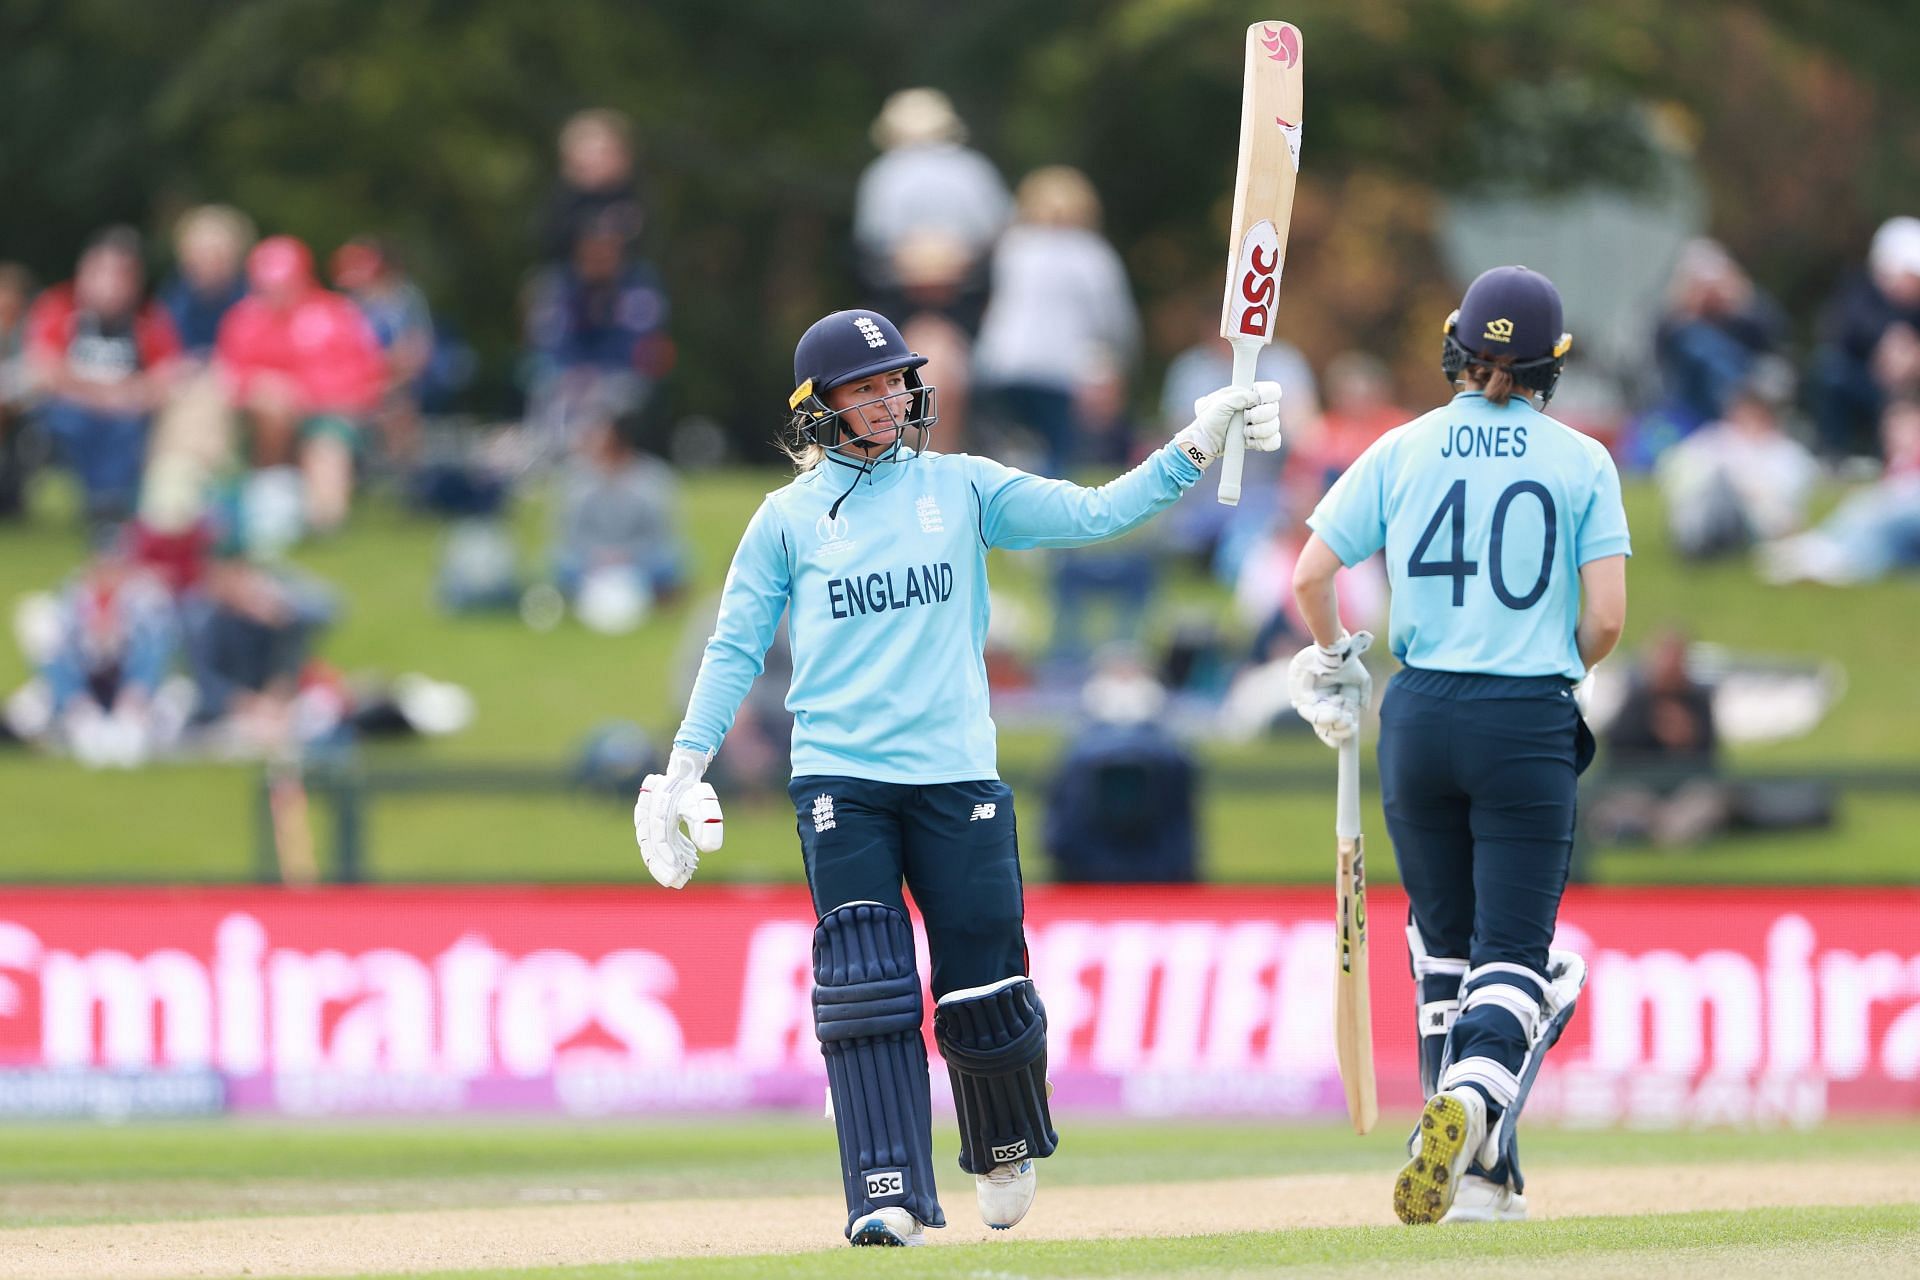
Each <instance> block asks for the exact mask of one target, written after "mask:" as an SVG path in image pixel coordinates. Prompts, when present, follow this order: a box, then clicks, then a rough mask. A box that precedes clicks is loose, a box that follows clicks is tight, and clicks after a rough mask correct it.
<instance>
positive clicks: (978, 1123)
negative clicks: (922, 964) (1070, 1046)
mask: <svg viewBox="0 0 1920 1280" xmlns="http://www.w3.org/2000/svg"><path fill="white" fill-rule="evenodd" d="M933 1035H934V1039H935V1040H936V1041H937V1042H938V1043H939V1045H940V1052H941V1054H942V1055H943V1056H944V1057H945V1058H946V1060H947V1073H948V1074H949V1075H950V1076H951V1077H952V1078H953V1102H954V1107H955V1108H956V1109H957V1110H958V1111H959V1113H960V1167H961V1168H962V1169H964V1170H966V1171H967V1172H968V1173H985V1172H987V1171H988V1170H989V1169H991V1168H993V1166H995V1165H997V1164H1015V1163H1018V1162H1019V1161H1021V1160H1026V1159H1030V1158H1031V1159H1039V1158H1040V1157H1042V1156H1050V1155H1052V1154H1053V1150H1054V1148H1055V1147H1056V1146H1058V1145H1059V1142H1060V1135H1059V1134H1057V1133H1055V1132H1054V1129H1053V1117H1052V1115H1051V1114H1050V1113H1049V1111H1048V1108H1047V1011H1046V1009H1045V1007H1044V1006H1042V1005H1041V1003H1040V997H1039V995H1038V994H1037V993H1035V991H1034V989H1033V980H1032V979H1031V978H1026V977H1012V978H1003V979H1001V980H1000V981H999V982H995V983H990V984H989V985H987V986H984V987H970V988H968V989H967V990H964V991H953V992H949V993H948V994H946V995H944V996H942V997H941V998H940V1002H939V1003H938V1004H937V1005H935V1006H934V1010H933Z"/></svg>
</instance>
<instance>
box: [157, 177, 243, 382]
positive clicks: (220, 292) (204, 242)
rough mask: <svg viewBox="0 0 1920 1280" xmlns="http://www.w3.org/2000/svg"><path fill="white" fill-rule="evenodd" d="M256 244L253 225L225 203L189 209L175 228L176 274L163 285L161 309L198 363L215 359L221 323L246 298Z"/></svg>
mask: <svg viewBox="0 0 1920 1280" xmlns="http://www.w3.org/2000/svg"><path fill="white" fill-rule="evenodd" d="M253 242H254V229H253V222H252V220H251V219H249V218H248V217H247V215H246V214H244V213H241V212H240V211H239V210H238V209H234V208H230V207H229V206H227V205H224V204H206V205H201V206H199V207H198V208H195V209H189V210H187V212H185V213H184V214H182V215H180V220H179V221H178V222H176V223H174V225H173V253H174V273H173V275H172V276H171V277H169V278H168V280H167V282H166V283H165V284H163V285H161V286H160V304H161V305H162V306H164V307H165V308H166V309H167V315H168V316H170V317H171V318H172V320H173V327H174V329H175V331H176V332H178V333H179V335H180V345H181V347H182V349H183V350H184V351H185V352H186V354H187V355H188V356H189V357H191V358H192V359H194V360H197V361H201V362H203V363H204V362H205V361H208V360H211V359H212V358H213V344H214V342H215V340H216V339H218V338H219V336H220V322H221V320H223V319H225V318H226V314H227V312H228V311H230V310H231V309H232V308H233V305H234V304H235V303H237V302H239V301H240V299H241V298H243V297H245V296H246V292H247V276H246V270H245V266H246V261H247V251H248V250H249V249H251V248H253Z"/></svg>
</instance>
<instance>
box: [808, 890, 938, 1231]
mask: <svg viewBox="0 0 1920 1280" xmlns="http://www.w3.org/2000/svg"><path fill="white" fill-rule="evenodd" d="M813 983H814V986H813V1025H814V1030H815V1032H816V1033H818V1035H819V1037H820V1052H821V1054H822V1055H824V1056H825V1058H826V1060H827V1088H828V1091H829V1092H830V1093H831V1094H832V1097H833V1115H834V1127H835V1128H837V1129H838V1130H839V1133H840V1173H841V1176H842V1177H843V1178H844V1179H845V1180H846V1190H847V1226H846V1230H847V1231H848V1232H849V1233H851V1232H852V1230H853V1223H854V1220H855V1219H857V1218H860V1217H862V1216H864V1215H866V1214H868V1213H871V1212H873V1211H874V1210H875V1209H879V1208H883V1207H885V1206H888V1205H899V1206H901V1207H903V1208H905V1209H906V1210H907V1212H909V1213H911V1214H912V1215H913V1216H914V1217H916V1218H918V1219H919V1220H920V1221H921V1222H922V1223H924V1224H925V1225H927V1226H929V1227H944V1226H945V1225H947V1219H946V1217H945V1215H943V1214H942V1213H941V1212H940V1199H939V1195H938V1193H937V1192H936V1190H935V1188H934V1183H933V1105H932V1101H931V1099H930V1098H929V1096H928V1094H929V1089H928V1084H927V1046H926V1041H925V1040H923V1039H922V1038H921V1032H920V1022H921V1017H922V1014H923V1013H924V1011H925V1008H924V1005H923V1004H922V1002H921V998H920V971H919V969H918V968H917V967H916V966H915V965H914V959H913V928H912V926H911V925H909V924H908V923H907V918H906V916H904V915H902V914H901V913H900V912H899V911H897V910H895V909H894V908H892V907H889V906H885V905H883V904H881V903H878V902H849V903H846V904H845V905H843V906H838V907H835V908H834V909H833V910H831V911H829V912H827V914H826V915H824V916H822V917H820V923H819V924H818V925H817V926H816V927H815V928H814V931H813Z"/></svg>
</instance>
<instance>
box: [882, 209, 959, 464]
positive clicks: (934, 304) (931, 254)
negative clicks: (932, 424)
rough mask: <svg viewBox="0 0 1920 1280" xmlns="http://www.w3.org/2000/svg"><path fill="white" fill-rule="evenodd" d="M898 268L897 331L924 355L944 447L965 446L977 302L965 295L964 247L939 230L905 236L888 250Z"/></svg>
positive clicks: (952, 449) (948, 449) (957, 449)
mask: <svg viewBox="0 0 1920 1280" xmlns="http://www.w3.org/2000/svg"><path fill="white" fill-rule="evenodd" d="M894 266H895V268H896V270H897V272H898V280H897V283H898V286H899V297H900V310H899V311H898V312H896V313H894V314H897V315H899V316H900V317H901V319H900V333H901V335H902V336H903V337H905V338H906V340H907V345H908V346H909V347H911V348H913V350H915V351H918V352H919V353H920V354H921V355H923V356H925V357H926V358H927V365H928V368H929V369H931V370H933V372H932V373H930V374H929V375H928V377H929V378H930V379H931V378H933V377H937V378H938V379H939V387H940V441H941V447H942V448H943V449H945V450H946V451H947V452H949V453H964V452H966V449H967V441H968V435H967V427H968V420H969V417H970V415H971V409H972V404H973V330H974V329H975V328H977V327H978V318H979V316H978V310H977V303H975V302H973V301H970V299H971V298H973V297H975V296H976V291H971V290H969V287H968V281H967V272H968V270H969V268H970V266H971V260H970V258H969V256H968V250H967V249H966V247H965V246H964V245H962V244H961V243H960V241H959V240H957V239H955V238H954V237H953V236H950V235H947V234H946V233H944V232H939V231H926V232H918V233H915V234H914V235H912V236H909V237H907V238H906V239H905V240H903V241H902V242H901V244H900V247H899V249H898V250H896V251H895V253H894Z"/></svg>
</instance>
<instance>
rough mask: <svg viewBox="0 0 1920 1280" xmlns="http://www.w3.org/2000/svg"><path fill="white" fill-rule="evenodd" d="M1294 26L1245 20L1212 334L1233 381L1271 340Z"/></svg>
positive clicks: (1296, 43) (1295, 66)
mask: <svg viewBox="0 0 1920 1280" xmlns="http://www.w3.org/2000/svg"><path fill="white" fill-rule="evenodd" d="M1303 87H1304V86H1303V82H1302V73H1301V64H1300V28H1298V27H1296V26H1294V25H1293V24H1292V23H1291V22H1256V23H1254V24H1253V25H1252V26H1250V27H1248V28H1247V70H1246V79H1245V82H1244V83H1243V85H1242V87H1241V92H1240V170H1239V173H1238V174H1237V175H1236V176H1235V178H1234V184H1233V226H1232V227H1231V228H1229V230H1228V236H1227V298H1226V305H1225V306H1223V307H1222V308H1221V310H1220V336H1221V337H1223V338H1225V339H1226V340H1227V341H1228V342H1229V343H1231V344H1232V346H1233V385H1234V386H1236V387H1250V386H1252V385H1253V374H1254V366H1255V365H1256V364H1257V363H1258V362H1259V359H1260V348H1262V347H1264V346H1266V345H1267V344H1268V343H1269V342H1271V341H1273V305H1274V301H1275V299H1276V298H1277V297H1278V296H1279V293H1280V269H1281V267H1282V265H1283V264H1285V262H1286V260H1287V225H1288V223H1289V222H1290V221H1291V220H1292V218H1293V179H1294V175H1295V174H1297V173H1298V172H1299V171H1300V104H1301V100H1302V91H1303ZM1246 455H1247V436H1246V424H1245V423H1244V422H1238V421H1236V422H1235V423H1234V424H1233V426H1232V427H1230V428H1228V430H1227V453H1226V457H1224V458H1223V459H1221V463H1220V501H1222V502H1224V503H1226V504H1227V505H1228V506H1237V505H1238V504H1239V502H1240V470H1241V467H1242V465H1243V464H1244V462H1245V460H1246Z"/></svg>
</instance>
